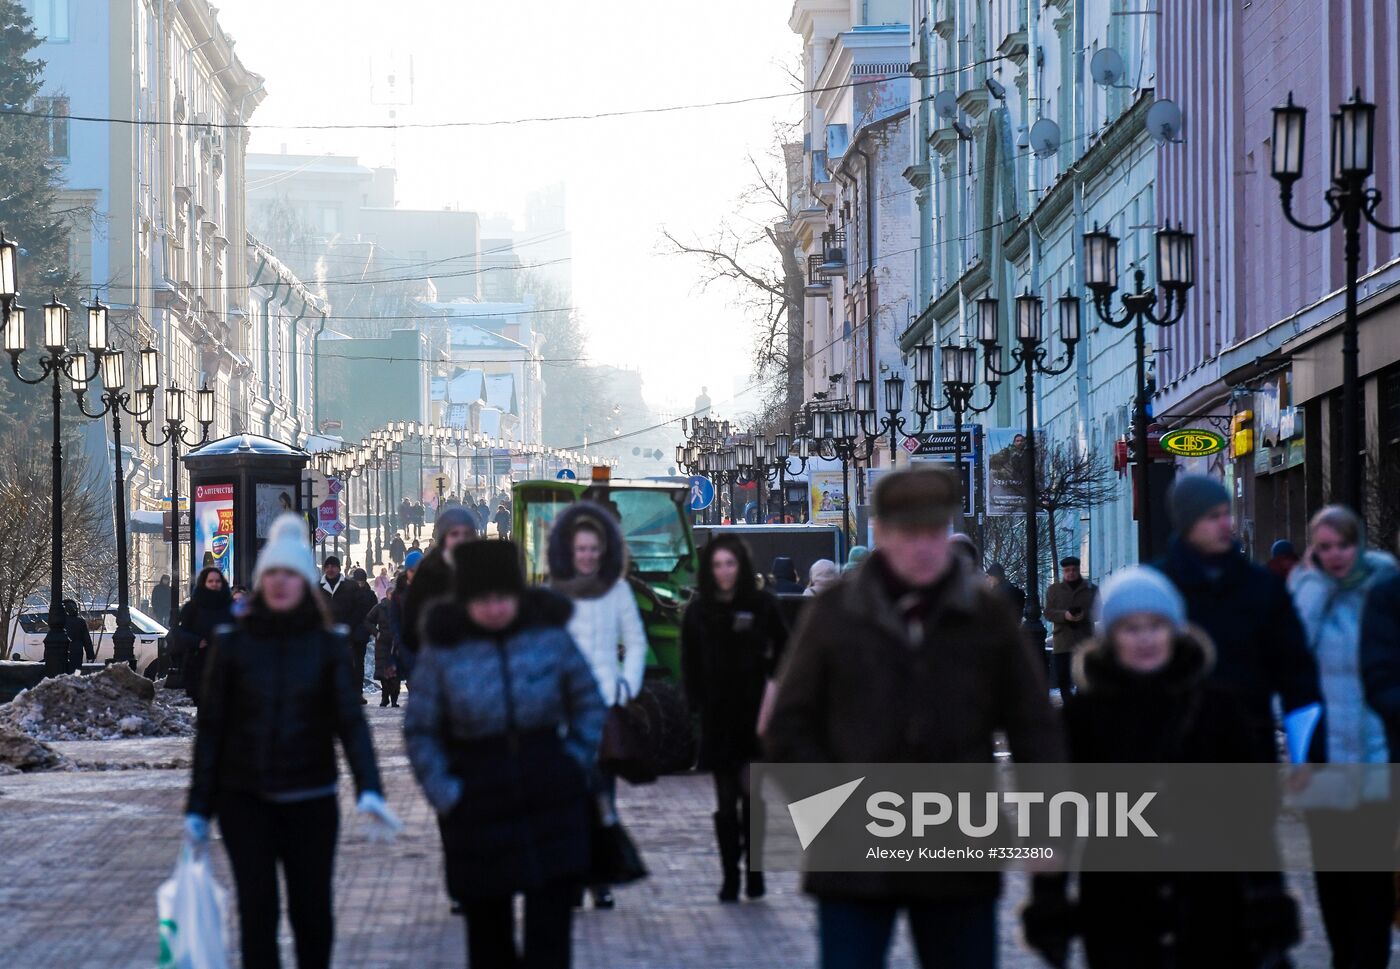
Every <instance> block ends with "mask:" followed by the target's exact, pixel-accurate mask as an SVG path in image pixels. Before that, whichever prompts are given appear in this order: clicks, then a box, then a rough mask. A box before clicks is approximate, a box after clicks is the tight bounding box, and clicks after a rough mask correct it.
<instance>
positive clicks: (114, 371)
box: [73, 301, 150, 669]
mask: <svg viewBox="0 0 1400 969" xmlns="http://www.w3.org/2000/svg"><path fill="white" fill-rule="evenodd" d="M99 314H100V317H101V319H100V322H99V321H98V320H97V316H98V315H99ZM106 317H107V307H105V306H103V305H102V303H101V302H100V301H99V302H97V303H95V304H94V305H92V306H90V307H88V320H89V326H88V333H89V336H88V339H89V342H91V341H92V334H93V328H94V327H95V326H100V328H101V331H102V334H103V336H104V339H103V341H102V342H103V343H104V344H105V343H106V340H105V334H106V329H107V319H106ZM98 358H99V360H100V361H101V369H102V396H101V399H102V409H101V410H98V411H96V412H93V411H89V410H88V409H87V405H86V401H85V397H86V394H87V383H86V382H79V381H77V380H74V382H73V392H74V393H75V394H77V397H78V409H79V410H80V411H82V412H83V414H84V415H86V416H87V417H90V418H93V419H94V420H98V419H100V418H102V417H104V416H106V415H108V414H110V415H111V416H112V455H113V459H112V515H113V534H114V535H115V536H116V544H117V629H116V632H114V633H113V634H112V661H113V662H115V663H126V664H127V665H128V666H130V667H132V668H133V669H134V668H135V667H136V651H135V643H136V634H135V633H134V632H133V631H132V628H131V602H130V581H129V565H128V549H127V534H126V473H125V468H124V466H123V462H122V417H121V415H122V412H123V411H125V412H126V413H127V414H129V415H131V416H132V417H134V418H136V419H137V420H141V419H142V418H143V417H145V418H147V419H149V417H148V415H147V414H146V413H145V412H144V411H143V410H141V409H140V408H141V407H142V406H143V405H144V406H147V407H149V406H150V398H149V397H147V396H145V395H141V394H138V395H137V409H136V410H132V408H131V394H130V393H129V392H127V390H126V366H125V361H124V359H123V355H122V351H121V350H108V351H105V352H102V353H100V354H98Z"/></svg>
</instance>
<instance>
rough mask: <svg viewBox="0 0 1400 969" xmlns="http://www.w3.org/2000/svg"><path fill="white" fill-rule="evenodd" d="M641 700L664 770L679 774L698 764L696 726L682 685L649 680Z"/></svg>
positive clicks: (659, 764) (655, 753) (661, 680)
mask: <svg viewBox="0 0 1400 969" xmlns="http://www.w3.org/2000/svg"><path fill="white" fill-rule="evenodd" d="M637 702H638V703H639V704H641V705H642V707H643V709H645V710H646V712H647V719H648V720H649V721H650V723H651V727H652V737H653V743H654V745H655V746H654V747H653V752H652V755H653V757H654V758H655V761H654V762H655V763H656V765H657V768H658V769H659V770H660V772H661V773H663V774H675V773H678V772H680V771H687V770H690V769H691V768H692V767H694V766H695V728H694V726H693V725H692V724H691V720H690V708H689V706H687V705H686V702H685V696H684V694H682V693H681V691H680V688H679V687H678V686H676V684H675V683H673V682H671V681H670V680H663V679H652V680H647V681H646V683H645V684H644V685H643V686H642V692H641V693H639V694H638V695H637Z"/></svg>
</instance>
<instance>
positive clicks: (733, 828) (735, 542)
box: [681, 535, 788, 902]
mask: <svg viewBox="0 0 1400 969" xmlns="http://www.w3.org/2000/svg"><path fill="white" fill-rule="evenodd" d="M699 586H700V588H699V591H698V592H697V593H696V596H695V598H693V599H692V600H691V601H690V603H689V604H688V605H687V606H686V608H685V617H684V619H683V620H682V623H681V667H682V675H683V676H684V679H685V692H686V699H687V700H688V701H689V703H690V709H691V710H694V711H696V712H698V713H699V715H700V769H701V770H709V771H712V772H713V773H714V778H715V799H716V802H717V803H716V810H715V815H714V823H715V840H716V841H717V842H718V844H719V855H720V865H721V869H722V871H723V874H724V882H723V884H722V886H721V888H720V892H719V899H720V901H721V902H734V901H737V900H738V898H739V859H740V857H741V856H744V855H745V854H746V851H745V849H746V848H747V838H748V834H749V830H750V826H751V823H752V825H753V826H754V827H761V825H762V823H763V816H762V814H759V815H757V816H754V817H752V818H751V817H750V811H751V809H752V802H751V801H750V799H749V790H748V766H749V764H750V763H751V762H752V761H753V760H754V759H755V758H756V757H757V756H758V753H759V743H758V711H759V708H760V707H761V706H762V704H763V692H764V688H765V687H766V685H767V683H768V680H769V678H770V677H771V676H772V675H773V672H774V670H775V669H776V668H777V665H778V660H779V658H780V657H781V655H782V651H783V647H784V646H785V645H786V644H787V635H788V631H787V626H786V625H785V624H784V622H783V616H782V612H781V611H780V610H779V608H778V603H777V600H775V599H774V598H773V596H772V595H771V594H769V593H767V592H764V591H762V590H761V589H759V587H758V579H757V576H756V575H755V574H754V568H753V562H752V560H751V559H750V558H749V550H748V547H747V546H745V545H744V543H743V542H742V541H741V540H740V539H738V538H736V537H733V536H727V535H722V536H719V537H717V538H714V539H712V540H711V541H710V543H709V544H708V545H706V546H705V548H704V550H703V551H702V552H701V553H700V577H699ZM746 864H747V862H746ZM744 893H745V894H746V895H747V896H748V897H749V898H759V897H761V896H762V895H763V893H764V884H763V873H762V872H761V871H753V870H749V871H748V872H747V877H746V880H745V886H744Z"/></svg>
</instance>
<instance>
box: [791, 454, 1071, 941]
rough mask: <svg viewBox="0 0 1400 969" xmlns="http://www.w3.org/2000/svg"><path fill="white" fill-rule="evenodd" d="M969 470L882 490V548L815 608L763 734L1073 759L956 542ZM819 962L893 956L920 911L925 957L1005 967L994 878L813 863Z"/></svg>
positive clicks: (922, 755)
mask: <svg viewBox="0 0 1400 969" xmlns="http://www.w3.org/2000/svg"><path fill="white" fill-rule="evenodd" d="M959 504H960V502H959V500H958V486H957V479H956V478H954V477H953V476H952V475H951V474H950V473H948V472H946V471H942V470H920V471H898V472H892V473H890V474H887V475H885V476H884V477H882V478H881V479H880V481H879V484H877V485H876V487H875V497H874V508H873V514H874V520H875V525H874V527H875V542H876V551H875V552H874V553H873V554H872V555H871V557H870V559H869V560H868V561H867V562H866V563H864V564H863V565H862V567H861V568H859V569H857V570H856V571H855V572H853V573H851V574H850V575H849V576H846V577H843V578H842V579H841V581H840V583H838V584H837V585H835V586H833V587H831V588H829V589H828V590H826V592H824V593H823V594H822V595H819V596H817V597H816V598H814V599H813V600H812V602H811V603H809V604H808V605H807V608H806V610H805V611H804V613H803V615H802V619H801V622H800V625H799V626H798V629H797V632H796V633H795V635H794V636H793V638H792V639H791V640H790V641H789V646H788V652H787V658H786V659H785V660H784V662H783V665H782V667H781V669H780V671H779V674H778V686H777V696H776V699H775V701H774V706H773V713H772V717H771V720H770V721H769V723H768V727H767V730H766V731H765V733H764V741H765V744H766V746H767V750H768V753H769V756H770V757H771V758H772V759H773V760H776V761H785V762H793V763H833V762H837V763H923V764H940V763H992V762H993V758H994V743H995V735H996V734H997V732H998V731H1004V732H1005V737H1006V740H1007V742H1008V744H1009V746H1010V748H1011V752H1012V757H1013V758H1014V759H1015V760H1016V761H1017V762H1018V763H1035V762H1042V763H1062V762H1063V759H1064V742H1063V738H1062V736H1061V732H1060V727H1059V724H1058V722H1057V721H1056V719H1055V715H1054V713H1053V711H1052V710H1051V707H1050V700H1049V695H1048V692H1047V690H1046V687H1045V676H1044V673H1043V668H1044V663H1043V662H1042V661H1041V659H1040V657H1039V656H1038V655H1033V653H1032V650H1031V649H1030V647H1029V646H1028V645H1027V643H1026V641H1025V639H1024V637H1022V635H1021V633H1020V630H1019V628H1018V627H1017V624H1016V618H1015V617H1014V616H1013V615H1012V613H1011V610H1010V609H1008V608H1007V607H1006V604H1005V602H1004V601H1002V599H1001V596H1000V595H999V594H998V593H997V592H995V591H994V590H992V589H990V588H988V587H987V584H986V582H985V581H984V579H983V578H982V576H981V575H980V574H976V573H974V572H973V571H972V569H971V567H970V566H969V565H968V564H967V563H965V562H963V561H962V560H960V559H959V558H958V557H957V556H955V555H954V554H953V553H952V552H951V551H950V545H949V536H948V524H949V522H950V521H951V519H952V516H953V514H954V512H955V511H956V509H957V508H958V506H959ZM804 887H805V889H806V891H808V892H809V893H811V894H813V895H815V896H816V897H817V899H818V905H819V907H818V918H819V923H820V933H821V945H822V950H823V951H822V959H823V962H822V964H823V965H825V966H852V967H857V966H858V967H862V969H864V967H874V966H880V965H883V964H884V952H885V950H886V949H887V947H888V944H889V940H890V934H891V932H892V930H893V926H894V921H895V918H896V916H897V915H898V913H899V911H900V910H901V909H905V910H907V912H908V916H909V920H910V926H911V929H912V931H913V936H914V940H915V942H914V944H915V948H916V950H917V951H918V953H919V958H920V961H921V962H922V964H923V965H925V966H934V965H937V966H942V967H949V969H971V967H983V966H991V965H995V964H996V946H997V920H996V901H997V897H998V895H999V894H1000V890H1001V882H1000V878H999V876H998V874H997V873H996V872H916V871H907V870H898V869H895V868H893V867H892V868H890V869H887V870H879V871H862V872H809V873H808V874H807V876H806V879H805V882H804Z"/></svg>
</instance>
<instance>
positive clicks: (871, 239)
mask: <svg viewBox="0 0 1400 969" xmlns="http://www.w3.org/2000/svg"><path fill="white" fill-rule="evenodd" d="M856 154H858V155H860V157H861V158H862V159H864V160H865V341H866V346H865V349H866V356H867V358H868V367H869V369H868V370H867V371H866V374H865V375H866V376H867V377H868V378H869V379H870V382H871V383H870V386H871V394H872V396H873V397H874V400H873V401H872V403H875V402H878V400H879V393H880V388H879V387H878V386H877V382H878V381H877V375H878V373H879V371H878V370H877V365H878V364H877V358H876V354H875V343H876V340H877V339H878V333H879V330H878V322H879V321H878V320H877V319H876V316H875V158H874V156H873V155H868V154H866V153H865V150H864V149H862V148H860V147H859V146H857V147H856ZM860 483H862V482H857V484H860Z"/></svg>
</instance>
